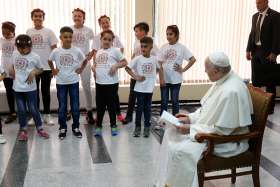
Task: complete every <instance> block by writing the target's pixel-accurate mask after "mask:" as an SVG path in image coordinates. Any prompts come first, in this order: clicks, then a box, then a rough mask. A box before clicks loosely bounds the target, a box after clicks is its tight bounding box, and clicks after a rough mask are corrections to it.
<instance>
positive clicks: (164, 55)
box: [158, 25, 196, 115]
mask: <svg viewBox="0 0 280 187" xmlns="http://www.w3.org/2000/svg"><path fill="white" fill-rule="evenodd" d="M166 39H167V41H168V43H167V44H165V45H163V46H162V47H161V48H160V51H159V55H158V60H159V62H160V64H162V66H163V74H164V81H165V85H164V86H161V88H160V91H161V113H162V111H163V110H167V107H168V100H169V91H170V95H171V102H172V113H173V115H175V114H177V113H178V112H179V92H180V87H181V83H182V81H183V78H182V74H183V73H184V72H185V71H187V70H188V69H189V68H190V67H191V66H192V65H193V64H194V63H195V61H196V60H195V58H194V56H193V54H192V53H191V52H190V51H189V50H188V49H187V48H186V47H185V46H184V45H182V44H181V43H179V42H178V40H179V29H178V27H177V26H176V25H170V26H168V27H167V29H166ZM183 60H188V61H189V63H188V64H187V65H186V66H185V67H182V66H183Z"/></svg>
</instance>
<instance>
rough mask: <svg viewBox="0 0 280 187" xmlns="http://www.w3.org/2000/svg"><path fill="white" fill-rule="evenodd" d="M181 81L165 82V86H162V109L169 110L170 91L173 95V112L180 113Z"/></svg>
mask: <svg viewBox="0 0 280 187" xmlns="http://www.w3.org/2000/svg"><path fill="white" fill-rule="evenodd" d="M180 88H181V83H180V84H165V86H163V87H161V88H160V93H161V111H160V114H161V113H162V111H163V110H166V111H167V108H168V100H169V91H170V95H171V102H172V114H173V115H175V114H177V113H179V93H180Z"/></svg>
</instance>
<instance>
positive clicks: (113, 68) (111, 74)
mask: <svg viewBox="0 0 280 187" xmlns="http://www.w3.org/2000/svg"><path fill="white" fill-rule="evenodd" d="M117 70H118V68H117V67H116V66H115V65H113V66H112V67H111V69H110V71H109V75H110V76H113V75H114V74H115V73H116V72H117Z"/></svg>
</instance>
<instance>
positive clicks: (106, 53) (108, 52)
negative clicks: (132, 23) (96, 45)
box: [92, 30, 127, 136]
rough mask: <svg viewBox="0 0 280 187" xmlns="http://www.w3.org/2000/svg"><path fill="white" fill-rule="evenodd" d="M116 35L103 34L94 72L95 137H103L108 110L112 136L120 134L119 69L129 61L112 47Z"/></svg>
mask: <svg viewBox="0 0 280 187" xmlns="http://www.w3.org/2000/svg"><path fill="white" fill-rule="evenodd" d="M113 40H114V33H113V32H112V31H111V30H105V31H103V32H102V33H101V47H102V48H101V49H100V50H98V51H97V53H96V58H95V61H94V63H93V65H92V70H93V73H94V75H95V77H96V78H95V82H96V110H97V119H96V126H97V128H96V129H95V136H101V135H102V122H103V117H104V113H105V111H106V108H107V109H108V112H109V117H110V124H111V134H112V136H116V135H117V134H118V130H117V125H116V107H117V106H116V99H117V93H118V86H119V78H118V69H119V68H122V67H125V66H126V65H127V61H126V59H125V58H124V56H123V54H122V53H121V52H120V50H118V49H117V48H114V47H111V46H112V42H113Z"/></svg>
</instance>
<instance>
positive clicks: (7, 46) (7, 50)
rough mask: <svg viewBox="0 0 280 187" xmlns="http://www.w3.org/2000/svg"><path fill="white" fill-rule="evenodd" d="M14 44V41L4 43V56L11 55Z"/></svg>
mask: <svg viewBox="0 0 280 187" xmlns="http://www.w3.org/2000/svg"><path fill="white" fill-rule="evenodd" d="M14 46H15V45H14V44H13V43H5V44H3V45H2V56H3V57H11V56H12V54H13V52H14Z"/></svg>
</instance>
